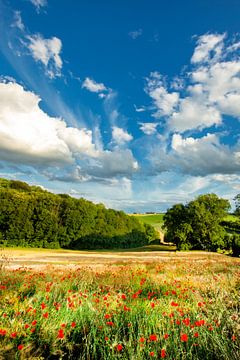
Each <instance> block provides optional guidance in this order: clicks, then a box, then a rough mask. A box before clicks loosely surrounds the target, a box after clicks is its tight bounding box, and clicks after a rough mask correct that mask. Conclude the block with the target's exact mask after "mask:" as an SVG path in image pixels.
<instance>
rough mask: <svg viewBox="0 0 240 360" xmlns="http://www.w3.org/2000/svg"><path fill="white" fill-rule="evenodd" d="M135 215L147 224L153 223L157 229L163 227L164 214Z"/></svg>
mask: <svg viewBox="0 0 240 360" xmlns="http://www.w3.org/2000/svg"><path fill="white" fill-rule="evenodd" d="M133 216H135V217H136V218H137V219H138V220H140V221H141V222H143V223H145V224H149V225H152V226H153V227H155V228H156V229H157V230H161V229H162V225H163V216H164V214H139V215H133Z"/></svg>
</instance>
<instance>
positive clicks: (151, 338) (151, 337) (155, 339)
mask: <svg viewBox="0 0 240 360" xmlns="http://www.w3.org/2000/svg"><path fill="white" fill-rule="evenodd" d="M149 340H150V341H157V335H155V334H152V335H150V336H149Z"/></svg>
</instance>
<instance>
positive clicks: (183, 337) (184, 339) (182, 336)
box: [181, 334, 188, 342]
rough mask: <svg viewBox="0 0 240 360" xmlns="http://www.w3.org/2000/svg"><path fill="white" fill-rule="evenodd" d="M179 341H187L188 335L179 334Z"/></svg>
mask: <svg viewBox="0 0 240 360" xmlns="http://www.w3.org/2000/svg"><path fill="white" fill-rule="evenodd" d="M181 341H182V342H187V341H188V335H187V334H182V335H181Z"/></svg>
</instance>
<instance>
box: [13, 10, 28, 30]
mask: <svg viewBox="0 0 240 360" xmlns="http://www.w3.org/2000/svg"><path fill="white" fill-rule="evenodd" d="M12 27H16V28H18V29H19V30H21V31H24V28H25V27H24V24H23V22H22V17H21V12H20V11H15V12H14V22H13V24H12Z"/></svg>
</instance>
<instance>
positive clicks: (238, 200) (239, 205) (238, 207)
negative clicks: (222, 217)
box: [234, 194, 240, 216]
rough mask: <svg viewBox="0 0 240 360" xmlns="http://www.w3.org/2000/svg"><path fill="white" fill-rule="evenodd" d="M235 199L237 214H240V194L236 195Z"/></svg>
mask: <svg viewBox="0 0 240 360" xmlns="http://www.w3.org/2000/svg"><path fill="white" fill-rule="evenodd" d="M234 201H235V206H236V210H235V215H237V216H240V194H237V195H236V196H235V198H234Z"/></svg>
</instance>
